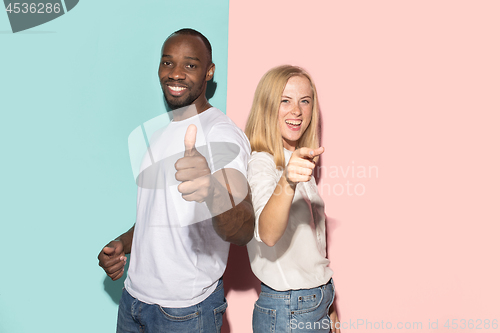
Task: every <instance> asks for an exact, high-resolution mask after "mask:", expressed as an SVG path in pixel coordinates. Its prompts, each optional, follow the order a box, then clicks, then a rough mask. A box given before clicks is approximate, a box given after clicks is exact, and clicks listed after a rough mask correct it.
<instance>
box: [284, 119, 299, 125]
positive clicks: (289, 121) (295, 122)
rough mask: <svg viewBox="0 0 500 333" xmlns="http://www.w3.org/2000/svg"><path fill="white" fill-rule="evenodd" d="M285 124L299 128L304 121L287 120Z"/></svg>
mask: <svg viewBox="0 0 500 333" xmlns="http://www.w3.org/2000/svg"><path fill="white" fill-rule="evenodd" d="M285 123H287V124H288V125H292V126H299V125H300V124H302V120H285Z"/></svg>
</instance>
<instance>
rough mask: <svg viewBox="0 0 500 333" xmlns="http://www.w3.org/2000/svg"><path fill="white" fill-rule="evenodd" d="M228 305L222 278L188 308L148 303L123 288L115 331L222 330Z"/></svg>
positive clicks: (181, 332)
mask: <svg viewBox="0 0 500 333" xmlns="http://www.w3.org/2000/svg"><path fill="white" fill-rule="evenodd" d="M226 308H227V302H226V299H225V298H224V285H223V283H222V279H221V280H219V283H218V285H217V288H216V289H215V290H214V292H213V293H212V294H210V296H208V298H207V299H205V300H204V301H203V302H201V303H198V304H196V305H193V306H189V307H187V308H163V307H161V306H160V305H157V304H147V303H144V302H141V301H139V300H138V299H135V298H134V297H132V296H131V295H130V294H129V293H128V292H127V290H126V289H125V288H123V292H122V298H121V300H120V306H119V308H118V324H117V327H116V332H117V333H129V332H134V333H137V332H140V333H148V332H151V333H157V332H173V333H176V332H179V333H186V332H193V333H195V332H200V333H201V332H203V333H220V330H221V327H222V315H223V314H224V312H225V311H226Z"/></svg>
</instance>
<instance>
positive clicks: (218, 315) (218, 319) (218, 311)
mask: <svg viewBox="0 0 500 333" xmlns="http://www.w3.org/2000/svg"><path fill="white" fill-rule="evenodd" d="M226 308H227V301H226V299H224V304H222V305H221V306H219V307H217V308H215V309H214V318H215V329H216V330H217V332H220V330H221V328H222V316H223V315H224V312H226Z"/></svg>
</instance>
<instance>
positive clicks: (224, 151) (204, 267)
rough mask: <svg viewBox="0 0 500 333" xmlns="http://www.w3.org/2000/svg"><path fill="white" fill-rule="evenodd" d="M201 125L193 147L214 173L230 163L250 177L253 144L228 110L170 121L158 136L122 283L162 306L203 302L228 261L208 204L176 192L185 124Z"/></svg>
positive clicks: (147, 160) (146, 166)
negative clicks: (247, 172)
mask: <svg viewBox="0 0 500 333" xmlns="http://www.w3.org/2000/svg"><path fill="white" fill-rule="evenodd" d="M190 124H194V125H196V127H197V135H196V148H197V150H198V151H199V152H200V153H201V154H202V155H204V156H205V158H206V160H207V162H208V165H209V167H210V169H211V172H212V173H214V172H215V171H217V170H220V169H221V168H232V169H236V170H238V171H239V172H241V173H242V174H243V175H244V176H245V177H246V170H247V164H248V159H249V156H250V144H249V142H248V139H247V137H246V136H245V134H244V133H243V131H242V130H241V129H239V128H238V127H237V126H236V125H235V124H234V123H233V122H232V121H231V120H230V119H229V117H227V116H226V115H225V114H224V113H222V112H221V111H220V110H218V109H216V108H213V107H212V108H210V109H208V110H206V111H204V112H202V113H200V114H198V115H195V116H193V117H190V118H188V119H185V120H182V121H173V122H171V123H170V124H169V125H168V126H167V127H166V128H164V129H161V130H159V131H157V132H156V133H155V135H154V136H153V138H152V140H151V142H150V147H149V149H148V153H147V154H146V155H145V157H144V160H143V163H142V166H141V175H140V176H139V178H138V191H137V219H136V224H135V230H134V238H133V242H132V253H131V257H130V266H129V269H128V276H127V279H126V280H125V288H126V289H127V291H128V292H129V293H130V294H131V295H132V296H133V297H135V298H137V299H139V300H140V301H142V302H145V303H149V304H159V305H160V306H162V307H188V306H192V305H195V304H198V303H200V302H201V301H203V300H204V299H206V298H207V297H208V296H209V295H210V294H211V293H212V292H213V291H214V290H215V287H216V286H217V282H218V280H219V279H220V278H221V276H222V274H223V273H224V270H225V268H226V264H227V257H228V253H229V243H227V242H225V241H223V240H222V239H221V238H220V237H219V236H218V235H217V234H216V232H215V230H214V228H213V225H212V218H211V214H210V212H209V210H208V208H207V206H206V204H205V203H197V202H190V201H186V200H184V199H183V198H182V197H181V194H180V193H179V191H178V190H177V186H178V185H179V184H180V182H178V181H177V180H175V176H174V175H175V173H176V169H175V167H174V164H175V162H176V161H177V160H178V159H179V158H181V157H183V156H184V151H185V147H184V136H185V133H186V130H187V127H188V126H189V125H190Z"/></svg>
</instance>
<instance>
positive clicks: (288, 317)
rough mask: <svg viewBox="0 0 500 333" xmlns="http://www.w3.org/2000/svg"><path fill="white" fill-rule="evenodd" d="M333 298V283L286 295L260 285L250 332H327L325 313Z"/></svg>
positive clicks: (328, 328) (293, 291)
mask: <svg viewBox="0 0 500 333" xmlns="http://www.w3.org/2000/svg"><path fill="white" fill-rule="evenodd" d="M334 296H335V288H334V286H333V283H332V280H330V282H328V283H327V284H325V285H322V286H319V287H317V288H312V289H299V290H287V291H276V290H274V289H272V288H270V287H268V286H266V285H265V284H262V291H261V293H260V295H259V299H258V300H257V302H256V303H255V306H254V310H253V319H252V328H253V332H254V333H264V332H265V333H272V332H279V333H299V332H300V333H302V332H330V328H331V327H332V326H331V322H330V317H329V316H328V310H329V308H330V305H332V303H333V297H334Z"/></svg>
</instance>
